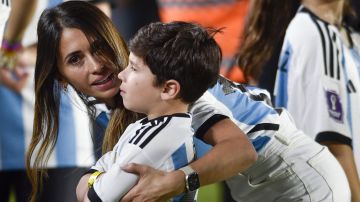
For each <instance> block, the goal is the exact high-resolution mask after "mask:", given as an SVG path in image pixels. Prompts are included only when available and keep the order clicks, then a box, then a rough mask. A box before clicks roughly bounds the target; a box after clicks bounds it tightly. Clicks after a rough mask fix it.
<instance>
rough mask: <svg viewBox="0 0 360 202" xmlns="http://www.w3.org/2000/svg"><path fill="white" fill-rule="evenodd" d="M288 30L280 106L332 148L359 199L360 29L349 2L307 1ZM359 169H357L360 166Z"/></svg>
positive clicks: (277, 91) (281, 66)
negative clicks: (359, 104)
mask: <svg viewBox="0 0 360 202" xmlns="http://www.w3.org/2000/svg"><path fill="white" fill-rule="evenodd" d="M301 3H302V5H301V7H300V8H299V10H298V12H297V13H296V15H295V17H294V18H293V19H292V21H291V22H290V24H289V26H288V28H287V29H286V35H285V39H284V44H283V46H282V51H281V57H280V61H279V67H278V72H277V78H276V79H277V80H276V88H275V93H274V94H275V95H276V100H275V102H276V105H277V106H279V107H286V108H287V109H288V110H289V112H290V113H291V114H292V115H293V117H294V121H295V123H296V125H297V126H298V127H299V128H301V129H302V130H303V131H304V132H305V133H307V134H308V135H310V136H311V137H312V138H313V139H315V140H316V141H317V142H319V143H321V144H323V145H326V146H328V147H329V149H330V151H331V152H332V153H333V154H334V156H335V157H336V158H337V160H338V161H339V162H340V164H341V165H342V167H343V168H344V170H345V173H346V175H347V178H348V180H349V183H350V188H351V191H352V200H353V201H360V180H359V173H360V143H359V137H360V136H359V134H360V127H359V126H360V119H359V113H360V112H359V107H358V104H357V103H359V102H360V94H359V90H358V89H359V87H360V83H359V82H360V69H359V67H360V43H359V39H360V33H359V31H356V29H359V27H358V22H359V18H357V16H356V15H355V13H354V12H353V11H352V8H351V6H350V1H348V0H332V1H330V0H302V1H301ZM356 167H357V168H356Z"/></svg>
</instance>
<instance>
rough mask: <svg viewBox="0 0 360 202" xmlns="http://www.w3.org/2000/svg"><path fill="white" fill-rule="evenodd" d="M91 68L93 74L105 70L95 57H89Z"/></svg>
mask: <svg viewBox="0 0 360 202" xmlns="http://www.w3.org/2000/svg"><path fill="white" fill-rule="evenodd" d="M89 66H90V70H91V72H92V73H96V72H101V71H102V69H103V68H104V65H103V64H102V63H101V62H99V61H98V60H97V59H96V58H95V57H93V56H90V57H89Z"/></svg>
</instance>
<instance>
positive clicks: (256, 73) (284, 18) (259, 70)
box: [238, 0, 300, 94]
mask: <svg viewBox="0 0 360 202" xmlns="http://www.w3.org/2000/svg"><path fill="white" fill-rule="evenodd" d="M280 5H281V6H280ZM299 6H300V1H299V0H293V1H288V0H278V1H276V2H275V1H273V0H252V1H251V6H250V9H249V12H248V15H247V21H246V24H245V27H244V36H243V40H242V45H241V46H240V49H239V53H238V63H239V66H240V67H241V68H242V70H243V71H244V74H245V79H246V82H247V83H250V84H252V85H257V86H259V87H260V88H264V89H266V90H268V91H269V92H270V93H271V94H272V93H273V91H274V85H275V77H276V70H277V64H278V60H279V55H280V50H281V45H282V42H283V39H284V36H285V29H286V27H287V26H288V24H289V23H290V21H291V19H292V18H293V17H294V15H295V13H296V10H297V9H298V7H299ZM273 19H275V20H273Z"/></svg>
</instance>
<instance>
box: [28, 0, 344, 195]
mask: <svg viewBox="0 0 360 202" xmlns="http://www.w3.org/2000/svg"><path fill="white" fill-rule="evenodd" d="M91 15H96V17H97V18H94V17H93V16H91ZM97 15H101V14H98V12H97V11H96V9H95V10H94V8H92V7H90V6H89V5H88V4H85V3H80V2H67V3H64V4H62V5H60V6H58V7H56V8H54V9H49V10H46V11H45V12H44V13H43V15H42V16H41V19H40V21H39V25H38V35H39V42H40V43H39V46H38V49H39V52H38V58H37V66H36V73H35V74H36V76H35V80H36V87H35V89H36V95H37V99H36V106H37V109H36V112H35V119H36V120H39V121H38V124H39V122H40V123H45V124H46V125H50V126H51V127H45V128H41V127H40V126H38V125H35V127H38V128H37V130H36V132H34V136H33V139H32V148H31V149H30V152H29V155H28V165H30V163H29V161H30V160H31V159H32V156H34V157H37V159H35V162H37V164H38V165H39V164H41V161H42V160H43V159H44V158H45V157H46V154H45V153H44V152H42V153H40V154H41V155H38V154H36V153H34V148H35V147H36V144H38V142H39V140H38V139H41V138H44V140H45V141H44V143H43V144H42V145H41V147H40V148H43V151H45V150H46V149H47V148H49V146H47V145H49V144H50V142H53V141H56V138H57V137H56V120H52V119H51V118H52V116H54V115H56V108H57V107H56V100H57V99H56V96H55V94H54V93H56V92H57V90H58V89H60V88H62V87H64V86H65V87H66V86H67V85H68V84H70V85H72V86H73V87H74V88H75V89H77V90H78V91H79V93H80V92H82V93H80V94H82V95H83V98H84V101H85V102H86V103H87V104H95V103H98V102H104V103H106V105H107V106H108V107H109V108H111V110H112V117H111V120H110V123H109V127H108V128H107V131H106V135H105V141H104V151H107V150H109V149H111V148H112V147H113V146H114V144H115V142H116V141H117V139H118V138H119V135H120V134H121V132H122V131H121V130H123V128H124V126H125V125H127V124H128V122H131V121H133V120H134V119H135V118H136V115H135V114H133V113H131V112H128V111H125V109H124V108H123V106H122V103H121V98H120V97H119V95H118V85H119V81H118V80H116V79H115V77H114V76H113V75H114V74H116V73H117V72H119V71H120V70H121V69H122V68H124V65H126V64H124V63H125V61H127V59H125V58H126V56H127V51H126V48H125V44H124V43H123V42H122V41H121V40H120V38H119V36H115V35H114V34H113V32H112V31H111V30H110V29H109V27H111V26H110V22H109V21H108V22H105V23H104V22H101V23H100V22H99V20H100V21H101V20H105V21H106V19H104V17H101V16H97ZM92 23H94V24H93V25H91V24H92ZM107 25H109V27H106V26H107ZM98 26H102V27H101V28H102V29H104V30H103V31H101V30H99V27H98ZM68 30H72V31H73V32H76V33H73V34H71V35H67V34H66V32H67V31H68ZM110 36H111V37H110ZM73 38H76V39H77V40H76V41H74V40H72V39H73ZM116 40H118V42H119V43H113V41H116ZM49 44H55V47H53V48H51V49H50V50H49V49H48V45H49ZM118 44H122V48H119V47H118V46H116V45H118ZM45 50H46V51H45ZM119 50H120V52H119ZM121 57H122V58H123V59H124V60H123V61H120V58H121ZM54 80H57V82H54ZM49 87H51V88H50V89H53V90H50V91H49V90H46V89H49ZM46 91H48V92H47V93H44V92H46ZM49 95H50V96H49ZM86 96H88V98H89V99H86V98H87V97H86ZM89 96H92V97H89ZM93 97H95V98H96V99H95V100H94V99H93ZM263 97H264V96H263V94H262V93H260V94H259V93H258V95H257V93H256V90H248V89H246V88H245V87H244V86H243V85H236V84H234V83H231V82H229V81H227V80H225V79H222V78H220V79H219V81H218V83H217V84H216V87H214V88H212V89H211V90H209V91H208V92H207V93H206V94H205V95H204V96H203V97H202V98H200V99H199V100H198V101H196V102H195V103H194V104H193V106H192V108H191V111H192V113H193V115H194V116H193V117H194V121H193V123H192V124H193V128H194V130H195V131H196V136H197V137H199V138H200V139H202V140H204V141H205V142H207V143H209V144H211V145H213V146H214V147H213V148H212V149H211V150H210V151H209V152H208V153H206V154H205V155H204V156H203V157H201V158H199V159H198V160H196V161H195V162H193V163H191V164H190V166H191V168H192V169H193V170H195V172H197V174H198V176H199V177H198V178H196V177H195V178H191V179H193V180H195V181H197V182H199V183H200V185H206V184H210V183H213V182H217V181H220V180H224V179H228V178H230V177H232V176H233V177H232V178H231V179H230V180H229V181H228V184H229V185H230V187H231V189H232V193H233V197H235V199H236V200H246V201H252V200H259V198H258V197H260V200H261V199H262V200H265V198H264V197H266V199H270V200H272V199H274V200H275V199H276V198H279V197H282V198H284V199H285V200H286V199H288V200H290V199H305V200H306V199H309V198H310V197H311V198H315V200H320V199H324V198H325V199H327V198H332V197H333V195H334V199H333V200H334V201H348V200H347V199H348V198H349V194H348V192H347V191H348V189H347V188H348V187H347V181H346V178H345V175H344V174H343V171H342V170H341V168H340V165H338V163H337V161H336V160H335V159H334V157H333V156H331V155H330V153H329V152H328V151H327V150H326V148H324V147H321V146H320V145H318V144H316V143H315V142H314V141H311V140H309V139H308V138H306V136H305V135H303V134H302V133H301V132H299V131H298V130H296V128H294V126H293V125H292V124H291V122H290V120H289V117H288V116H287V113H286V112H284V113H281V115H279V113H278V112H277V111H276V110H274V109H273V108H271V107H269V106H268V105H267V104H266V103H264V102H263V101H262V100H263ZM265 97H266V96H265ZM89 100H90V101H89ZM240 101H241V102H240ZM239 102H240V103H241V105H240V106H239ZM230 105H232V106H233V107H234V108H232V109H230V107H229V106H230ZM45 107H46V109H45V110H41V109H43V108H45ZM231 110H234V112H232V111H231ZM43 111H45V112H47V113H46V116H44V117H43V116H42V114H41V113H42V112H43ZM232 115H234V118H235V119H234V121H235V122H236V123H237V124H238V126H239V127H240V128H241V129H243V130H244V131H246V132H247V133H248V136H249V137H250V138H252V141H253V145H254V146H255V148H256V149H257V152H258V154H259V155H260V158H259V159H258V161H257V162H256V163H255V165H254V167H252V168H251V169H248V168H249V166H250V165H251V164H252V163H253V162H254V160H255V159H256V154H255V153H254V148H253V147H252V146H251V144H250V142H249V139H248V138H247V137H246V136H245V135H244V133H243V132H242V131H241V130H240V129H239V127H237V126H236V125H235V124H234V123H233V122H232V121H230V119H229V118H228V117H232ZM235 115H236V116H235ZM54 126H55V127H54ZM54 129H55V131H54ZM39 134H45V135H44V136H43V137H42V136H41V135H39ZM293 137H297V138H293ZM293 140H294V141H295V140H296V142H294V141H293ZM291 143H294V144H291ZM201 148H202V147H201ZM301 148H306V149H302V150H301ZM310 148H311V149H310ZM40 151H41V150H40ZM234 151H237V152H234ZM285 151H287V152H285ZM300 154H301V155H300ZM320 157H326V158H325V159H323V158H320ZM220 158H221V161H214V159H220ZM283 158H285V159H286V160H289V162H290V163H291V164H290V165H292V164H294V165H295V167H291V166H287V165H288V164H287V162H286V161H284V160H283ZM313 158H315V159H318V158H320V159H319V160H320V162H321V163H320V165H321V166H329V167H332V168H334V172H337V173H339V175H337V176H333V175H330V174H329V173H327V171H326V170H325V169H323V170H319V169H318V166H316V168H312V167H309V164H307V161H308V160H310V159H313ZM274 162H275V164H274ZM37 164H35V165H37ZM300 165H306V166H307V167H305V168H303V169H302V172H299V171H298V166H300ZM321 166H320V168H322V167H321ZM37 167H38V166H35V168H37ZM300 167H301V166H300ZM314 167H315V166H314ZM255 168H261V169H255ZM239 172H242V173H243V174H238V173H239ZM33 173H34V174H35V175H34V174H33V175H32V176H33V177H32V179H33V182H34V185H38V183H37V181H36V179H37V178H36V173H37V172H36V170H34V171H33ZM193 173H194V172H192V173H187V172H183V171H180V170H177V171H174V172H171V173H161V175H162V176H161V179H160V180H159V181H157V180H156V182H161V183H158V185H157V186H146V183H147V182H146V179H145V186H143V187H146V190H147V191H149V192H150V193H149V194H146V196H145V197H148V198H151V199H152V200H164V199H167V198H171V196H174V195H177V194H179V193H181V192H183V191H185V190H193V189H196V188H198V186H199V184H197V183H195V184H189V183H188V181H186V179H188V178H186V179H185V176H186V175H188V177H189V176H190V175H191V176H194V175H192V174H193ZM274 173H276V175H274ZM157 174H159V173H157ZM264 176H265V178H264ZM142 177H144V176H140V178H142ZM145 177H146V176H145ZM149 177H150V178H151V177H152V176H149ZM253 177H254V178H253ZM249 178H251V179H256V180H255V181H252V183H254V184H259V183H260V184H261V186H253V184H250V185H248V183H247V181H248V179H249ZM288 178H289V179H288ZM324 178H325V179H326V180H330V184H327V183H326V180H324ZM34 179H35V180H34ZM147 179H149V178H147ZM164 179H167V180H164ZM198 180H200V181H198ZM303 181H305V183H303ZM334 181H336V182H337V183H333V182H334ZM86 182H87V181H86V180H84V181H81V182H80V183H79V186H78V188H79V187H86ZM153 182H154V181H153ZM314 182H316V183H314ZM139 183H140V186H141V184H142V183H144V181H143V179H140V181H139ZM274 183H275V184H276V185H278V186H272V185H274ZM313 183H314V184H315V186H311V188H310V189H308V187H307V185H309V184H313ZM185 184H186V185H187V186H185ZM143 185H144V184H143ZM338 185H341V186H342V187H340V189H341V190H343V191H342V192H341V191H340V193H339V192H338V191H339V190H340V189H339V187H338ZM149 187H151V189H149ZM275 188H276V189H278V191H277V192H275ZM298 188H300V189H301V191H300V192H299V191H298V190H299V189H298ZM318 188H320V189H318ZM159 189H161V192H160V193H159V192H156V190H159ZM136 190H139V186H136V187H135V192H136ZM279 190H280V191H279ZM295 190H296V191H295ZM260 192H261V193H262V194H259V193H260ZM131 193H133V192H132V191H130V192H129V194H131ZM135 194H136V193H135ZM270 197H271V198H270ZM337 197H339V198H337ZM126 198H128V199H129V197H125V198H124V199H126ZM138 201H145V200H143V199H142V198H138Z"/></svg>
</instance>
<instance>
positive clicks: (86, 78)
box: [58, 28, 121, 105]
mask: <svg viewBox="0 0 360 202" xmlns="http://www.w3.org/2000/svg"><path fill="white" fill-rule="evenodd" d="M91 43H94V41H91V42H89V41H88V39H87V38H86V36H85V34H84V33H83V32H82V31H81V30H79V29H76V28H65V29H64V30H63V32H62V35H61V40H60V51H59V53H60V55H59V60H58V66H59V72H60V74H61V76H62V79H63V80H64V81H66V82H68V83H70V84H71V85H72V86H73V87H74V88H76V89H77V90H78V91H80V92H82V93H84V94H86V95H88V96H93V97H95V98H97V99H99V100H102V101H104V102H106V103H107V104H109V105H111V102H112V100H113V99H112V98H113V97H114V96H115V94H116V93H118V92H119V86H120V83H121V82H120V80H119V79H118V78H117V75H116V74H117V73H116V72H115V69H114V68H111V67H107V66H106V65H105V64H102V62H101V61H100V60H99V57H98V55H97V52H96V51H97V50H94V48H92V46H91ZM95 47H96V46H95Z"/></svg>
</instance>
